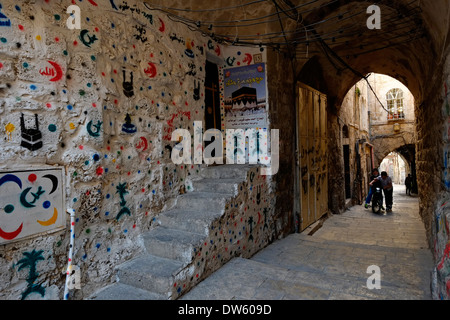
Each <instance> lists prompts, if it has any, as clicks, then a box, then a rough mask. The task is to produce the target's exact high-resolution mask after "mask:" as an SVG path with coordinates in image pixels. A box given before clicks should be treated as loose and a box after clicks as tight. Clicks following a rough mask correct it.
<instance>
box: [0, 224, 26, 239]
mask: <svg viewBox="0 0 450 320" xmlns="http://www.w3.org/2000/svg"><path fill="white" fill-rule="evenodd" d="M22 228H23V223H22V224H21V225H20V227H19V228H18V229H17V230H16V231H14V232H5V231H3V230H2V228H0V237H2V238H3V239H5V240H13V239H15V238H17V236H18V235H19V234H20V233H21V232H22Z"/></svg>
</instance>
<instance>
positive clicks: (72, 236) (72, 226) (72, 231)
mask: <svg viewBox="0 0 450 320" xmlns="http://www.w3.org/2000/svg"><path fill="white" fill-rule="evenodd" d="M67 213H69V214H70V247H69V258H68V262H67V271H66V287H65V289H64V300H68V298H69V281H70V275H71V272H72V256H73V244H74V242H75V210H73V209H71V208H69V209H67Z"/></svg>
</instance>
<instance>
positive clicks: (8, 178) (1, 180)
mask: <svg viewBox="0 0 450 320" xmlns="http://www.w3.org/2000/svg"><path fill="white" fill-rule="evenodd" d="M9 181H11V182H15V183H16V184H17V185H18V186H19V187H20V189H22V181H21V180H20V179H19V177H17V176H15V175H13V174H7V175H4V176H3V177H1V178H0V186H1V185H3V184H4V183H6V182H9Z"/></svg>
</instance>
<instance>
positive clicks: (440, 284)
mask: <svg viewBox="0 0 450 320" xmlns="http://www.w3.org/2000/svg"><path fill="white" fill-rule="evenodd" d="M446 57H447V58H446V63H445V65H444V67H443V72H442V74H443V80H442V82H439V84H440V85H441V86H440V88H439V87H438V88H437V90H436V91H438V90H439V89H441V90H439V91H440V92H441V94H439V95H435V97H434V99H433V100H432V101H433V103H436V104H437V105H442V108H440V109H438V108H436V109H438V111H436V114H431V115H430V114H427V115H425V110H423V109H422V110H421V112H419V113H420V115H421V117H425V116H427V117H428V118H429V119H430V120H429V121H430V123H429V125H430V129H429V131H431V132H429V134H430V135H432V134H434V135H433V136H429V135H426V138H427V140H430V139H433V140H432V141H433V143H435V144H436V145H438V146H440V150H439V153H436V152H432V150H430V148H429V147H427V146H428V143H429V142H428V141H427V140H425V139H421V140H419V143H418V144H419V146H420V149H422V148H423V151H422V150H421V151H420V152H419V153H418V155H417V159H418V164H420V167H421V168H424V166H428V168H429V167H430V166H433V164H434V165H435V166H436V168H440V169H441V170H434V171H430V172H429V174H428V176H424V175H420V176H419V183H420V184H419V186H421V188H422V189H421V190H422V194H424V196H423V197H422V198H421V202H420V205H421V210H422V212H423V213H424V214H423V218H424V221H425V225H426V227H427V231H428V235H429V242H430V247H431V248H432V250H433V253H434V258H435V263H436V267H435V269H434V271H433V278H432V279H433V281H432V293H433V298H434V299H442V300H448V299H450V229H449V219H450V212H449V200H450V198H449V189H450V183H449V181H450V179H449V174H448V173H449V169H448V166H449V141H450V133H449V132H450V131H449V128H450V125H449V119H450V105H449V93H448V84H449V83H450V59H449V57H450V55H449V54H448V51H447V56H446ZM433 118H434V120H436V119H440V120H439V121H438V124H440V125H436V121H434V127H432V124H431V122H432V119H433ZM421 119H423V118H421ZM431 128H433V129H431ZM420 129H421V130H420V131H418V132H420V133H422V134H423V127H422V126H420ZM419 136H421V135H419ZM439 156H441V159H439V158H438V157H439ZM424 160H428V161H427V162H426V161H424ZM428 168H427V169H428ZM430 169H431V168H430ZM432 172H434V174H432ZM421 180H423V181H421ZM421 182H423V183H421ZM427 183H430V184H431V183H433V184H434V185H430V186H427V185H426V184H427ZM433 186H434V188H433V189H431V188H432V187H433ZM430 189H431V190H430ZM425 192H426V193H425Z"/></svg>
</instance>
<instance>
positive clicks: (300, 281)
mask: <svg viewBox="0 0 450 320" xmlns="http://www.w3.org/2000/svg"><path fill="white" fill-rule="evenodd" d="M370 266H377V267H379V270H380V278H379V279H380V285H381V288H380V289H376V288H375V289H373V288H372V289H369V288H368V286H369V287H370V286H371V284H375V283H376V282H375V281H374V280H373V279H375V275H374V274H372V273H368V268H369V267H370ZM432 266H433V258H432V254H431V251H430V250H429V249H428V246H427V242H426V234H425V228H424V226H423V224H422V221H421V218H420V216H419V209H418V198H417V196H413V197H410V196H406V195H405V188H404V186H395V189H394V206H393V212H392V213H389V214H386V215H383V216H380V215H375V214H373V213H372V211H371V210H370V209H365V208H364V207H363V206H355V207H352V208H351V209H350V210H348V211H346V212H345V213H344V214H342V215H335V216H332V217H330V218H329V219H327V220H326V221H325V222H324V225H323V226H322V228H321V229H319V230H318V231H317V232H315V233H314V234H313V235H312V236H309V235H306V233H302V234H292V235H290V236H288V237H286V238H285V239H282V240H279V241H276V242H274V243H273V244H271V245H270V246H268V247H267V248H265V249H263V250H262V251H260V252H259V253H258V254H256V255H255V256H254V257H252V258H251V259H242V258H235V259H233V260H231V261H230V262H229V263H227V264H226V265H225V266H224V267H222V268H221V269H220V270H218V271H217V272H215V273H214V274H212V275H211V276H210V277H209V278H207V279H206V280H204V281H203V282H201V283H199V285H197V286H196V287H195V288H194V289H193V290H191V291H190V292H188V293H187V294H186V295H184V296H183V297H182V298H181V299H183V300H197V299H202V300H241V299H245V300H259V299H265V300H285V299H287V300H310V299H317V300H335V299H339V300H373V299H377V300H428V299H431V293H430V273H431V270H432ZM369 277H371V280H369V281H368V279H369Z"/></svg>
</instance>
